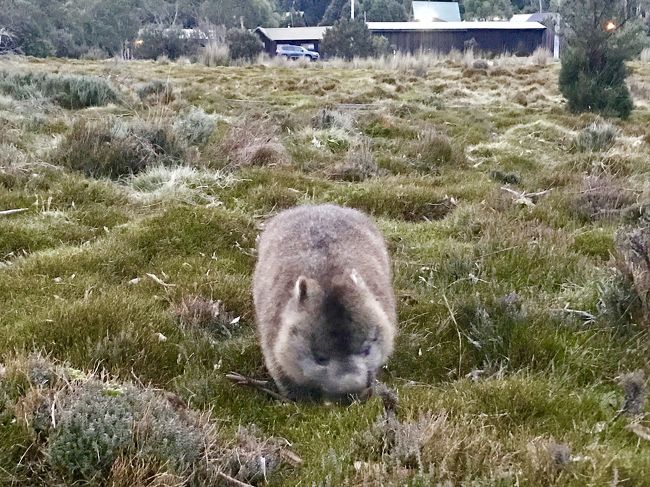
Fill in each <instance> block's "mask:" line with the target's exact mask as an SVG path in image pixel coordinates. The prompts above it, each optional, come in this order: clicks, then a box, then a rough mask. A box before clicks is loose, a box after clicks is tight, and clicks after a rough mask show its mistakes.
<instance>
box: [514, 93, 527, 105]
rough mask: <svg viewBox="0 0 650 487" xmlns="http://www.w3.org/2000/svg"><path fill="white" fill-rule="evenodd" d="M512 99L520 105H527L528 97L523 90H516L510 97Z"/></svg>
mask: <svg viewBox="0 0 650 487" xmlns="http://www.w3.org/2000/svg"><path fill="white" fill-rule="evenodd" d="M512 101H514V102H515V103H516V104H517V105H521V106H522V107H525V106H528V97H527V96H526V93H524V92H523V91H518V92H517V93H515V96H513V97H512Z"/></svg>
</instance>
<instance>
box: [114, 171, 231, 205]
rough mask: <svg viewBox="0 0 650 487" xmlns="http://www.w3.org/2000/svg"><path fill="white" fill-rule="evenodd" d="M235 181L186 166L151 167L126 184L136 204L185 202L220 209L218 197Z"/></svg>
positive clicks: (222, 173)
mask: <svg viewBox="0 0 650 487" xmlns="http://www.w3.org/2000/svg"><path fill="white" fill-rule="evenodd" d="M235 182H236V178H235V177H233V176H232V175H231V174H228V173H226V172H223V171H207V170H199V169H194V168H191V167H187V166H175V167H166V166H152V167H149V168H147V169H146V170H145V171H142V172H140V173H138V174H137V175H134V176H132V177H131V178H129V179H127V180H126V185H127V186H128V187H129V188H130V189H132V193H131V196H132V198H133V199H134V200H135V201H139V202H142V203H145V204H150V203H155V202H161V201H162V202H164V201H174V200H175V201H183V202H186V203H191V204H199V203H202V204H208V205H212V206H218V205H219V204H220V199H219V194H220V193H221V192H222V190H223V189H225V188H228V187H231V186H232V185H234V184H235Z"/></svg>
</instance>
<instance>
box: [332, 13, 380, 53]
mask: <svg viewBox="0 0 650 487" xmlns="http://www.w3.org/2000/svg"><path fill="white" fill-rule="evenodd" d="M321 52H322V53H323V54H324V55H325V56H327V57H340V58H343V59H347V60H350V59H352V58H355V57H370V56H374V55H375V42H373V36H372V34H371V33H370V30H368V26H367V25H366V23H365V22H364V21H363V19H355V20H350V19H348V18H345V17H344V18H342V19H341V20H339V21H338V22H336V23H335V24H334V26H332V27H331V28H329V29H327V31H325V35H324V36H323V40H322V42H321Z"/></svg>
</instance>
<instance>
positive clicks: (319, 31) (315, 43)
mask: <svg viewBox="0 0 650 487" xmlns="http://www.w3.org/2000/svg"><path fill="white" fill-rule="evenodd" d="M327 29H329V27H286V28H275V27H271V28H267V27H258V28H257V29H255V33H256V34H257V35H258V36H259V38H260V40H261V41H262V42H263V43H264V50H265V51H266V52H267V53H269V54H270V55H271V56H273V55H275V48H276V47H277V46H278V44H291V45H294V46H302V47H304V48H306V49H309V50H311V51H316V52H320V41H321V40H322V39H323V34H325V31H326V30H327Z"/></svg>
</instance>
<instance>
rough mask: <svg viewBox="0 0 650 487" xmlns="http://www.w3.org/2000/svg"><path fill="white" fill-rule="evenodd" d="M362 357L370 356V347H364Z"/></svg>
mask: <svg viewBox="0 0 650 487" xmlns="http://www.w3.org/2000/svg"><path fill="white" fill-rule="evenodd" d="M360 355H362V356H363V357H367V356H368V355H370V345H364V347H363V348H362V349H361V353H360Z"/></svg>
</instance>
